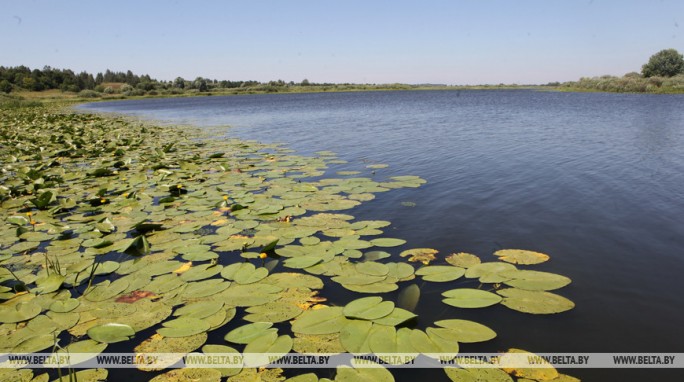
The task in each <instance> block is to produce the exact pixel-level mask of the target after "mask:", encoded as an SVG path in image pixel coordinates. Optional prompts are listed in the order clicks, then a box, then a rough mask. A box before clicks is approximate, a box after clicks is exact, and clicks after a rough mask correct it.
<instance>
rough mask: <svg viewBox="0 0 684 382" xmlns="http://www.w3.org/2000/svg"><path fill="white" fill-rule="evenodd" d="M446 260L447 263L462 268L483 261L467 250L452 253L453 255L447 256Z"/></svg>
mask: <svg viewBox="0 0 684 382" xmlns="http://www.w3.org/2000/svg"><path fill="white" fill-rule="evenodd" d="M444 260H446V262H447V263H449V264H451V265H453V266H455V267H460V268H470V267H472V266H473V265H477V264H480V263H481V261H480V258H479V257H477V256H475V255H473V254H471V253H465V252H459V253H452V254H451V255H449V256H447V257H446V258H445V259H444Z"/></svg>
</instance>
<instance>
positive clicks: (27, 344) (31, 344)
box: [0, 334, 55, 378]
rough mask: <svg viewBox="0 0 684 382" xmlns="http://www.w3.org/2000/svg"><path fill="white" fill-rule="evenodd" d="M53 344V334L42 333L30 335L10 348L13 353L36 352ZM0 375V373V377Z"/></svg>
mask: <svg viewBox="0 0 684 382" xmlns="http://www.w3.org/2000/svg"><path fill="white" fill-rule="evenodd" d="M54 345H55V335H54V334H43V335H37V336H34V337H30V338H28V339H26V340H24V341H22V342H21V343H20V344H19V345H17V346H15V347H13V348H12V352H13V353H36V352H39V351H41V350H45V349H48V348H52V347H53V346H54ZM1 377H2V376H1V375H0V378H1Z"/></svg>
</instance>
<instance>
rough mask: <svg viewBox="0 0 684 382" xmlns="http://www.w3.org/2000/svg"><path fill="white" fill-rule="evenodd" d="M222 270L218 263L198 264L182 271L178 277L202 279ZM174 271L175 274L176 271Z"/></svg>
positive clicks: (192, 279)
mask: <svg viewBox="0 0 684 382" xmlns="http://www.w3.org/2000/svg"><path fill="white" fill-rule="evenodd" d="M186 264H188V263H186ZM222 270H223V266H222V265H219V264H200V265H197V266H194V267H191V268H190V269H188V270H187V271H185V272H183V274H181V275H180V279H181V280H183V281H198V280H204V279H208V278H210V277H212V276H214V275H217V274H219V273H220V272H221V271H222ZM174 273H176V274H177V273H178V272H174Z"/></svg>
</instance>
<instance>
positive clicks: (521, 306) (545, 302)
mask: <svg viewBox="0 0 684 382" xmlns="http://www.w3.org/2000/svg"><path fill="white" fill-rule="evenodd" d="M496 293H498V294H500V295H501V296H504V299H503V301H502V302H501V304H502V305H504V306H506V307H508V308H510V309H513V310H517V311H519V312H523V313H531V314H554V313H561V312H565V311H567V310H570V309H572V308H574V307H575V303H573V302H572V301H570V300H568V299H567V298H565V297H562V296H559V295H557V294H553V293H550V292H542V291H529V290H522V289H517V288H507V289H501V290H499V291H497V292H496Z"/></svg>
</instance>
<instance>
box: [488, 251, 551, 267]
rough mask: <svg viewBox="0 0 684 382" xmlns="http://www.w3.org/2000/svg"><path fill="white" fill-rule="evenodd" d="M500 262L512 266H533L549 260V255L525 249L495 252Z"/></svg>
mask: <svg viewBox="0 0 684 382" xmlns="http://www.w3.org/2000/svg"><path fill="white" fill-rule="evenodd" d="M494 255H496V256H499V260H501V261H505V262H507V263H512V264H521V265H532V264H539V263H543V262H545V261H548V260H549V255H547V254H544V253H540V252H534V251H527V250H524V249H502V250H499V251H496V252H494Z"/></svg>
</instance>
